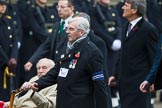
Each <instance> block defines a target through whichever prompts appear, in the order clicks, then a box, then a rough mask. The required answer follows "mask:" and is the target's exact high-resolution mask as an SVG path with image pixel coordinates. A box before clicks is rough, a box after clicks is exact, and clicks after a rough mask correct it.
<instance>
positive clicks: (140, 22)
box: [123, 18, 145, 41]
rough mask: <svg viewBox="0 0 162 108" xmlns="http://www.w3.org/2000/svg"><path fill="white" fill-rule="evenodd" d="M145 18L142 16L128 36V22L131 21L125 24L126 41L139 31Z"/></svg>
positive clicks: (124, 36)
mask: <svg viewBox="0 0 162 108" xmlns="http://www.w3.org/2000/svg"><path fill="white" fill-rule="evenodd" d="M144 21H145V20H144V19H143V18H142V19H141V20H140V21H139V22H138V23H137V24H136V25H135V26H134V27H133V28H132V29H131V31H130V33H129V34H128V36H126V33H127V27H128V24H129V22H127V23H126V24H125V26H124V30H123V39H124V41H127V40H129V39H131V38H132V37H133V36H134V35H135V34H136V33H137V32H138V31H139V29H140V28H141V25H142V24H143V22H144Z"/></svg>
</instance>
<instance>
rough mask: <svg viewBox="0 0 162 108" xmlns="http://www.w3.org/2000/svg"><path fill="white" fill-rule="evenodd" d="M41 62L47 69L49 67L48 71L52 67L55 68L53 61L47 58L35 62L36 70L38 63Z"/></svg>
mask: <svg viewBox="0 0 162 108" xmlns="http://www.w3.org/2000/svg"><path fill="white" fill-rule="evenodd" d="M41 62H44V63H47V65H48V67H49V68H50V69H51V68H53V67H54V66H55V63H54V61H53V60H51V59H48V58H42V59H40V60H39V61H38V62H37V64H36V67H37V68H38V65H39V63H41Z"/></svg>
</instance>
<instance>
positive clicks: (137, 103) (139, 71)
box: [109, 0, 159, 108]
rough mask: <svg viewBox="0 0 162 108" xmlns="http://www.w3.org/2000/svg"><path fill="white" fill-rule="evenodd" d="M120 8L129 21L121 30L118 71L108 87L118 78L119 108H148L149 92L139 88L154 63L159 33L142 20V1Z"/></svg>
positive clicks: (131, 2)
mask: <svg viewBox="0 0 162 108" xmlns="http://www.w3.org/2000/svg"><path fill="white" fill-rule="evenodd" d="M122 9H123V17H125V18H127V19H128V21H129V22H128V23H127V24H126V25H125V27H124V28H123V34H122V47H121V52H120V59H119V62H118V64H117V65H118V68H117V70H116V73H114V76H112V77H110V78H109V84H111V82H112V81H113V80H114V79H115V78H117V79H118V84H119V94H120V100H121V108H150V107H151V101H150V99H151V97H150V93H149V92H148V93H142V92H141V91H140V89H139V86H140V84H141V82H142V81H143V80H144V79H145V77H146V76H147V75H148V74H149V70H150V67H151V65H152V63H153V59H154V56H155V53H156V49H157V44H158V41H159V35H158V31H157V29H156V28H155V27H154V26H153V25H152V24H151V23H149V22H147V21H146V20H145V19H144V14H145V12H146V1H145V0H125V5H124V6H123V7H122Z"/></svg>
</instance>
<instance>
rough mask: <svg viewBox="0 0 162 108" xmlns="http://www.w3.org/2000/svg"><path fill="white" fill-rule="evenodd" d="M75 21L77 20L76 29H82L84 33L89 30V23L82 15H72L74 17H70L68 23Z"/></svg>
mask: <svg viewBox="0 0 162 108" xmlns="http://www.w3.org/2000/svg"><path fill="white" fill-rule="evenodd" d="M75 21H76V22H77V29H78V30H83V31H85V33H88V32H89V29H90V24H89V21H88V20H87V19H85V18H83V17H74V18H72V19H70V20H69V22H68V23H71V22H75Z"/></svg>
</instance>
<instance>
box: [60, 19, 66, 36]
mask: <svg viewBox="0 0 162 108" xmlns="http://www.w3.org/2000/svg"><path fill="white" fill-rule="evenodd" d="M64 25H65V21H62V22H61V24H60V27H59V33H62V32H63V30H64Z"/></svg>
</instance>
